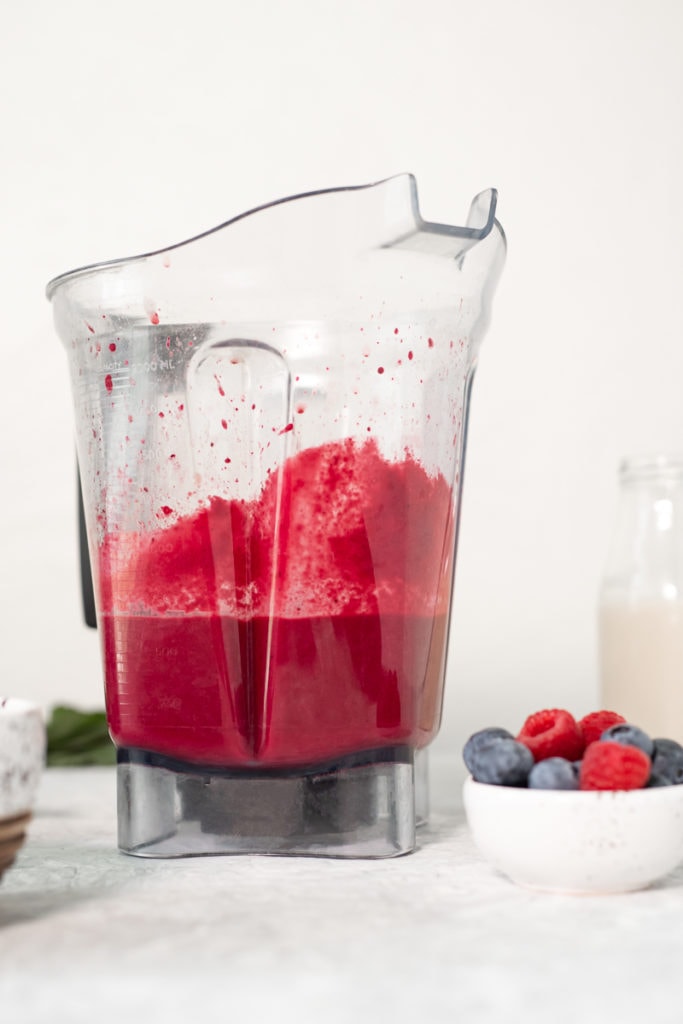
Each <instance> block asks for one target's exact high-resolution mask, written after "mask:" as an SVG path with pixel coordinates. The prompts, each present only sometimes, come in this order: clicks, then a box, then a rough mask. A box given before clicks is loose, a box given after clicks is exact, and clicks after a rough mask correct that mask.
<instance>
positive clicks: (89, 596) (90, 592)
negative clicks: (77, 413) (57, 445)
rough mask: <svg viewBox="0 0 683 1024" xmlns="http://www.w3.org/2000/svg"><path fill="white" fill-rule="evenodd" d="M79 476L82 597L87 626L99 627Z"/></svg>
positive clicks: (79, 539) (79, 541)
mask: <svg viewBox="0 0 683 1024" xmlns="http://www.w3.org/2000/svg"><path fill="white" fill-rule="evenodd" d="M77 478H78V550H79V555H80V562H81V599H82V601H83V617H84V619H85V624H86V626H90V627H91V628H92V629H97V615H96V613H95V590H94V588H93V582H92V569H91V566H90V553H89V551H88V535H87V533H86V529H85V509H84V507H83V490H82V488H81V475H80V473H77Z"/></svg>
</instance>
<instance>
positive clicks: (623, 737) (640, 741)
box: [600, 722, 655, 757]
mask: <svg viewBox="0 0 683 1024" xmlns="http://www.w3.org/2000/svg"><path fill="white" fill-rule="evenodd" d="M605 740H607V741H609V742H611V743H623V744H624V746H626V747H637V748H638V750H642V752H643V753H644V754H647V756H648V757H652V753H653V751H654V746H655V745H654V743H653V742H652V740H651V739H650V737H649V736H648V734H647V733H646V732H643V730H642V729H639V728H638V726H637V725H629V724H628V722H619V723H618V724H617V725H611V726H610V727H609V729H605V731H604V732H603V733H602V735H601V736H600V742H601V743H602V742H603V741H605Z"/></svg>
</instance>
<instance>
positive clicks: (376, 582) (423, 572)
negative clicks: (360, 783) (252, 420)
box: [100, 439, 454, 767]
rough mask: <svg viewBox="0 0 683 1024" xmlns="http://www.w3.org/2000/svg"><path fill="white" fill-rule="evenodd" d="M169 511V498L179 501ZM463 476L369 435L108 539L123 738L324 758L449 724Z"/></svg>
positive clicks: (316, 451) (192, 751)
mask: <svg viewBox="0 0 683 1024" xmlns="http://www.w3.org/2000/svg"><path fill="white" fill-rule="evenodd" d="M166 511H170V509H166ZM453 513H454V509H453V501H452V494H451V490H450V487H449V486H448V484H447V483H446V481H445V479H444V478H443V476H441V475H436V476H430V475H428V474H427V473H426V472H425V471H424V469H423V468H422V467H421V466H420V465H419V464H418V462H417V461H416V460H415V459H414V458H413V457H412V456H410V455H406V456H405V458H404V459H403V460H402V461H399V462H388V461H386V460H385V459H384V458H383V457H382V456H381V455H380V452H379V450H378V448H377V446H376V444H375V443H374V442H371V441H369V442H367V443H365V444H361V445H359V444H357V443H356V442H354V441H353V440H351V439H349V440H345V441H339V442H330V443H328V444H324V445H322V446H320V447H317V448H308V449H305V450H303V451H301V452H299V453H298V454H296V455H294V456H292V457H291V458H290V459H288V460H287V461H286V462H285V463H284V464H283V465H282V466H281V468H280V469H279V470H278V471H277V472H276V473H273V474H272V475H271V476H270V477H269V478H268V481H267V483H266V484H265V486H264V488H263V490H262V491H261V493H260V495H259V496H258V498H256V499H254V500H252V501H240V500H232V501H227V500H225V499H222V498H219V497H213V498H211V499H210V500H208V501H207V503H206V504H204V505H203V506H201V507H199V508H198V509H196V510H195V511H194V512H193V513H192V514H191V515H186V516H178V517H177V518H175V520H173V517H172V516H168V519H170V520H171V522H170V524H169V525H165V526H164V527H163V528H158V529H155V530H152V531H149V532H140V533H136V534H125V533H113V534H109V535H108V536H107V537H106V538H105V541H104V543H103V545H102V548H101V558H100V590H101V595H102V600H101V609H100V626H101V634H102V638H103V644H104V657H105V675H106V691H107V710H108V717H109V723H110V727H111V730H112V734H113V737H114V739H115V742H116V743H117V745H118V746H126V747H138V748H141V749H144V750H147V751H153V752H156V753H160V754H166V755H169V756H171V757H175V758H179V759H182V760H185V761H188V762H192V763H199V764H207V765H214V766H225V767H239V766H244V767H247V766H259V767H285V766H294V765H297V766H307V765H315V764H321V763H323V762H325V761H329V760H331V759H335V758H338V757H341V756H343V755H346V754H350V753H361V752H363V751H365V750H373V749H377V748H381V747H386V746H391V745H394V744H408V745H410V746H414V747H420V746H424V745H425V744H427V743H428V742H429V741H430V739H431V738H432V736H433V735H434V733H435V732H436V730H437V728H438V724H439V716H440V710H441V694H442V686H443V669H444V660H445V651H446V630H447V619H448V607H449V598H450V584H451V575H452V557H453V551H452V548H453V523H454V515H453Z"/></svg>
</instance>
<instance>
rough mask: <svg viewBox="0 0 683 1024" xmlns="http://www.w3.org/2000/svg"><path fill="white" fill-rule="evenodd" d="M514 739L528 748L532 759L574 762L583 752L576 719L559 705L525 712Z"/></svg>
mask: <svg viewBox="0 0 683 1024" xmlns="http://www.w3.org/2000/svg"><path fill="white" fill-rule="evenodd" d="M517 739H518V741H519V742H520V743H523V744H524V746H525V747H528V748H529V750H530V751H531V753H532V754H533V757H534V761H543V760H544V759H545V758H546V757H564V758H566V759H567V761H575V760H576V759H577V758H579V757H581V754H582V753H583V737H582V736H581V730H580V729H579V726H578V724H577V722H576V720H575V719H574V717H573V716H572V715H570V714H569V712H568V711H562V710H560V709H559V708H553V709H551V710H547V711H537V712H536V714H534V715H529V717H528V718H527V720H526V722H525V723H524V725H523V726H522V728H521V731H520V733H519V735H518V736H517Z"/></svg>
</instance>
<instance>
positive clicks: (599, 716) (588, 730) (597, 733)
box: [579, 711, 626, 746]
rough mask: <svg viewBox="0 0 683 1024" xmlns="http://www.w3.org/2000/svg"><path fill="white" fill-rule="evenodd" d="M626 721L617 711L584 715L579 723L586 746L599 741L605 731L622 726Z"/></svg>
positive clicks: (594, 712)
mask: <svg viewBox="0 0 683 1024" xmlns="http://www.w3.org/2000/svg"><path fill="white" fill-rule="evenodd" d="M625 721H626V719H625V718H623V717H622V715H618V714H617V713H616V711H592V712H591V713H590V715H584V716H583V718H582V719H580V721H579V729H580V730H581V735H582V736H583V742H584V744H585V745H586V746H588V744H589V743H593V742H594V741H595V740H599V739H600V737H601V736H602V734H603V732H604V731H605V729H609V728H610V726H612V725H620V724H622V723H624V722H625Z"/></svg>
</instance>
